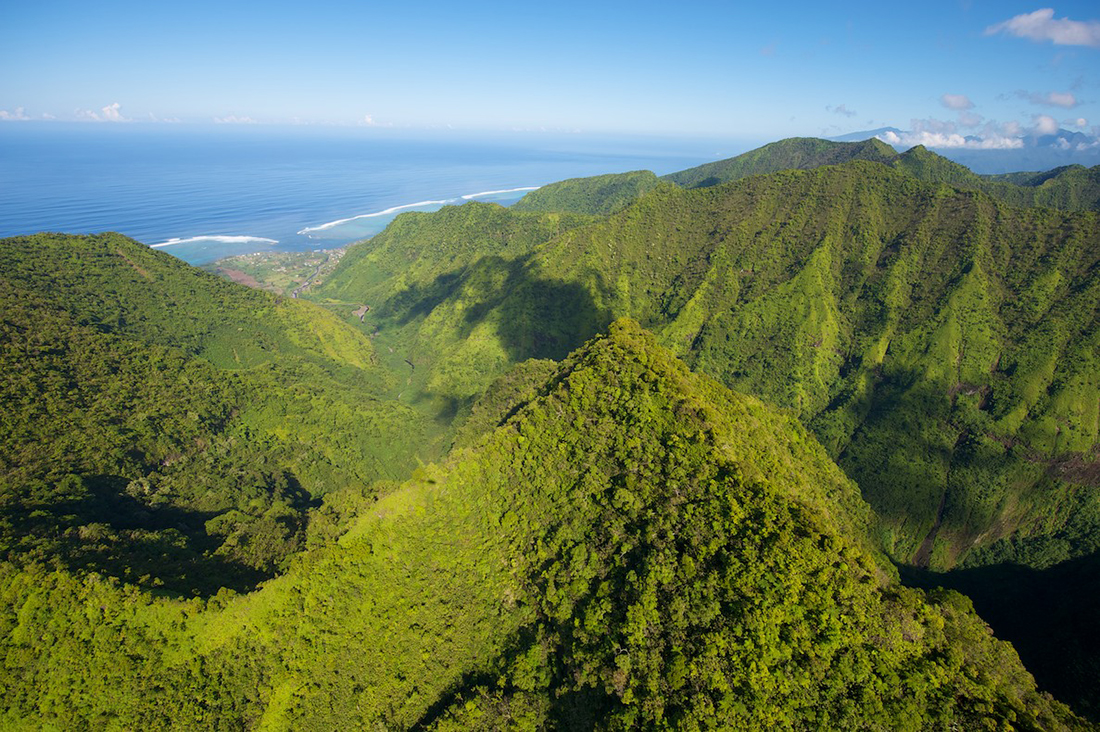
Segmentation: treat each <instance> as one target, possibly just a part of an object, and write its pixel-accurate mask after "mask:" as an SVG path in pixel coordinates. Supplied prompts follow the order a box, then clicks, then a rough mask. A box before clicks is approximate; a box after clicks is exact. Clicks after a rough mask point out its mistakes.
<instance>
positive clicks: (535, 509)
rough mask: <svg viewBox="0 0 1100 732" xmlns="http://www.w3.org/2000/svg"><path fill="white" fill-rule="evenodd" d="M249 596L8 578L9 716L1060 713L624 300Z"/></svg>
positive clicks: (847, 723) (803, 720)
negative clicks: (490, 412) (591, 336)
mask: <svg viewBox="0 0 1100 732" xmlns="http://www.w3.org/2000/svg"><path fill="white" fill-rule="evenodd" d="M517 397H518V401H516V402H515V403H514V404H513V405H512V408H511V409H510V410H508V411H509V413H510V416H509V417H507V418H505V419H504V420H503V422H502V423H501V424H500V425H499V427H497V428H495V429H493V430H492V431H490V432H487V433H483V435H482V437H480V438H479V439H476V440H475V444H473V446H472V447H471V448H468V449H463V450H460V451H458V452H456V453H455V454H453V455H452V456H451V457H450V458H449V459H448V460H447V461H446V462H444V463H443V464H442V465H440V466H430V467H427V468H425V469H423V470H421V471H419V472H418V473H417V475H416V476H414V478H413V480H411V481H409V482H407V483H405V484H404V485H402V486H401V487H399V488H397V489H395V490H394V491H393V492H391V493H389V494H388V495H386V496H385V497H383V498H382V499H381V500H380V501H379V502H378V503H377V505H375V506H374V507H372V508H371V509H370V510H369V511H366V512H365V513H363V514H362V515H361V516H360V517H358V518H356V519H353V520H351V521H350V523H349V524H348V525H347V528H346V531H345V532H344V533H343V535H342V536H340V538H339V541H338V542H336V543H333V544H331V545H327V546H323V547H317V548H315V549H313V550H311V551H309V552H307V553H306V554H304V555H301V556H300V557H299V558H298V559H297V560H296V561H295V563H294V565H293V566H292V568H291V569H290V571H289V572H288V573H287V574H286V575H284V576H283V577H281V578H279V579H277V580H274V581H272V582H269V583H268V584H266V585H265V586H264V587H263V588H262V589H261V590H259V591H258V592H255V593H253V594H251V595H249V596H245V597H238V598H229V597H219V598H216V599H215V600H212V601H211V602H209V603H207V604H206V606H205V607H203V606H202V605H201V604H200V603H198V602H191V603H183V602H179V601H165V600H153V599H151V598H143V597H140V596H138V595H135V594H134V593H132V592H129V591H127V590H124V589H119V588H117V587H114V586H112V585H110V584H108V583H105V582H104V581H103V580H101V579H98V578H96V577H89V578H87V579H85V580H83V581H81V580H76V579H73V578H71V577H69V576H67V575H64V574H52V575H51V574H47V573H44V572H43V571H42V570H38V569H33V568H32V569H29V570H26V571H24V572H22V573H16V572H14V570H12V569H11V568H6V569H4V570H3V572H4V574H3V579H4V581H3V583H2V585H0V586H2V587H3V594H2V596H0V599H2V604H0V630H2V636H0V637H2V641H0V642H2V643H3V651H4V653H3V658H4V663H3V673H4V678H3V683H4V688H5V689H6V693H5V696H4V705H5V708H4V716H3V717H0V720H2V721H3V722H4V723H5V725H6V726H8V727H16V728H18V727H20V726H22V727H24V728H39V727H41V726H44V725H49V726H55V727H58V728H66V729H79V728H120V729H133V728H144V729H148V728H159V727H166V726H172V725H177V726H181V727H185V728H195V727H202V728H204V729H237V728H240V727H251V728H258V729H269V730H279V729H294V730H311V729H317V730H331V729H369V728H379V727H380V728H401V729H409V728H416V729H500V728H526V729H537V728H546V727H557V728H563V729H621V728H655V727H666V726H675V727H683V728H689V729H702V728H731V727H732V728H740V729H749V728H763V727H777V728H783V729H795V728H805V727H811V728H834V729H835V728H849V729H891V730H897V729H913V730H923V729H951V728H955V727H961V728H966V729H973V728H979V727H982V726H987V725H992V726H994V727H995V726H997V725H1016V726H1019V727H1021V728H1028V729H1064V728H1067V727H1068V728H1072V727H1076V726H1078V725H1079V724H1080V723H1079V722H1078V721H1077V720H1076V719H1075V718H1074V717H1072V715H1070V714H1069V712H1068V711H1067V710H1066V709H1065V708H1064V707H1062V706H1061V705H1060V704H1058V703H1056V702H1053V701H1051V700H1050V699H1049V698H1046V697H1044V696H1042V695H1040V694H1038V693H1036V691H1035V688H1034V685H1033V682H1032V680H1031V677H1030V675H1029V674H1028V673H1027V672H1026V671H1025V670H1024V669H1023V668H1022V666H1020V664H1019V661H1018V659H1017V657H1016V655H1015V653H1014V652H1013V651H1012V649H1011V647H1009V646H1008V645H1006V644H1004V643H1001V642H999V641H996V640H994V639H992V638H991V637H990V635H989V634H988V631H987V629H986V628H985V626H984V625H983V624H982V623H981V621H980V620H978V619H977V617H976V616H974V615H973V613H972V611H971V610H970V607H969V604H968V603H967V601H966V600H965V599H964V598H962V597H961V596H959V595H955V594H952V593H935V594H933V595H929V596H926V595H924V594H923V593H921V592H919V591H915V590H908V589H905V588H902V587H901V586H899V585H898V584H897V581H896V580H895V579H894V578H893V576H892V571H891V569H890V567H889V565H883V564H881V563H880V561H879V560H877V559H876V558H875V556H874V555H873V554H872V553H869V552H868V550H867V549H865V548H864V547H865V542H866V538H865V537H864V536H862V530H863V527H864V526H865V525H866V522H867V521H868V518H869V513H868V510H867V507H866V505H865V504H863V503H862V502H861V501H860V499H859V496H858V493H857V490H856V488H855V486H854V485H853V484H852V483H851V482H850V481H848V480H847V479H846V478H845V477H844V476H843V475H842V474H841V473H840V471H838V470H837V469H836V467H835V466H833V465H832V464H831V463H830V461H829V460H828V457H827V456H826V454H825V452H824V451H823V450H822V449H821V447H820V446H818V445H817V444H816V442H815V441H814V440H813V438H812V437H811V436H810V435H809V434H808V433H807V432H805V431H804V430H803V429H802V428H801V427H800V426H799V425H798V424H797V423H796V422H795V421H793V420H792V419H791V418H790V417H789V416H785V415H783V414H781V413H778V412H776V411H775V410H772V409H769V408H767V407H765V406H764V405H763V404H761V403H760V402H759V401H757V400H755V399H752V398H748V397H742V396H738V395H735V394H733V393H731V392H729V391H727V390H726V389H724V388H723V387H721V386H720V385H718V384H717V383H716V382H714V381H712V380H710V379H708V378H706V377H701V376H695V375H692V374H691V373H689V372H688V370H687V369H686V368H685V367H684V366H683V364H681V363H679V362H678V361H677V360H676V359H675V358H673V357H672V355H671V354H669V353H668V352H667V351H664V350H662V349H660V348H658V347H657V346H656V343H655V341H654V339H653V337H652V336H651V335H649V334H647V333H646V332H644V331H642V330H641V329H640V328H639V327H638V326H637V325H636V324H634V323H631V322H629V321H622V322H618V323H615V324H613V325H612V326H611V331H610V335H609V336H607V337H603V338H600V339H598V340H596V341H593V342H592V343H590V344H589V345H587V346H586V347H585V348H583V349H581V350H580V351H578V352H577V353H575V354H574V355H572V356H571V357H569V358H568V359H567V360H565V362H564V363H562V364H561V365H560V366H559V367H557V368H556V369H555V370H554V371H553V373H551V374H550V376H549V378H548V379H547V380H545V381H542V382H541V383H538V384H536V385H534V386H533V387H532V388H531V389H530V390H529V391H528V392H527V393H526V394H518V393H517Z"/></svg>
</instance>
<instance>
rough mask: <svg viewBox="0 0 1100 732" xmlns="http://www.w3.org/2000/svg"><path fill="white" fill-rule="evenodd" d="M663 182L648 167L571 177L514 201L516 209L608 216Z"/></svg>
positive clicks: (512, 208) (514, 209) (513, 207)
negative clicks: (584, 176) (645, 168)
mask: <svg viewBox="0 0 1100 732" xmlns="http://www.w3.org/2000/svg"><path fill="white" fill-rule="evenodd" d="M659 185H661V181H660V180H659V179H658V178H657V176H656V175H654V174H653V173H651V172H649V171H648V170H636V171H633V172H630V173H611V174H608V175H597V176H592V177H590V178H571V179H569V180H563V181H559V182H557V183H551V184H550V185H547V186H543V187H542V188H539V189H538V190H536V191H532V192H531V193H528V194H527V195H526V196H524V197H523V198H521V199H520V200H519V201H517V202H516V203H514V204H512V206H511V210H513V211H548V212H549V211H572V212H574V213H581V214H595V215H600V216H607V215H610V214H613V213H615V212H616V211H619V210H620V209H623V208H625V207H626V206H628V205H630V204H631V203H633V202H634V201H635V200H636V199H638V198H639V197H641V196H642V195H644V194H646V193H648V192H649V191H651V190H653V189H654V188H656V187H657V186H659Z"/></svg>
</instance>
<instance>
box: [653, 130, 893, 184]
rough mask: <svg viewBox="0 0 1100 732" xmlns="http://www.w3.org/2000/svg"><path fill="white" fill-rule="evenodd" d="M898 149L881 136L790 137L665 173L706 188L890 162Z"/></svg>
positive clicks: (674, 179) (674, 180)
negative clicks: (850, 138) (859, 163)
mask: <svg viewBox="0 0 1100 732" xmlns="http://www.w3.org/2000/svg"><path fill="white" fill-rule="evenodd" d="M896 157H897V153H896V152H895V151H894V148H892V147H890V146H889V145H887V144H886V143H885V142H882V141H881V140H875V139H871V140H864V141H862V142H830V141H828V140H820V139H817V138H814V137H791V138H787V139H785V140H779V141H777V142H773V143H769V144H767V145H764V146H763V147H759V148H757V149H755V150H750V151H749V152H747V153H743V154H741V155H738V156H736V157H733V158H727V159H725V160H716V161H715V162H713V163H704V164H703V165H700V166H698V167H695V168H688V169H687V170H681V171H679V172H676V173H670V174H668V175H666V176H664V180H667V181H671V182H672V183H675V184H676V185H679V186H683V187H684V188H706V187H708V186H715V185H719V184H721V183H729V182H730V181H735V180H741V179H742V178H748V177H749V176H750V175H766V174H768V173H778V172H779V171H781V170H809V169H812V168H820V167H821V166H823V165H839V164H840V163H846V162H848V161H850V160H870V161H873V162H879V163H884V164H889V163H890V162H891V161H892V160H894V158H896Z"/></svg>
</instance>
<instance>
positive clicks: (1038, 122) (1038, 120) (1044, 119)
mask: <svg viewBox="0 0 1100 732" xmlns="http://www.w3.org/2000/svg"><path fill="white" fill-rule="evenodd" d="M1031 121H1032V122H1033V123H1034V126H1033V127H1032V130H1033V131H1034V132H1035V134H1036V135H1054V134H1057V132H1058V120H1056V119H1054V118H1053V117H1051V116H1050V115H1046V114H1037V115H1035V116H1034V117H1032V118H1031Z"/></svg>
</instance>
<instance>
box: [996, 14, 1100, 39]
mask: <svg viewBox="0 0 1100 732" xmlns="http://www.w3.org/2000/svg"><path fill="white" fill-rule="evenodd" d="M997 33H1007V34H1008V35H1010V36H1016V37H1018V38H1028V39H1030V40H1032V41H1050V42H1051V43H1054V44H1056V45H1059V46H1091V47H1092V48H1100V21H1095V20H1070V19H1069V18H1057V19H1056V18H1055V17H1054V10H1053V9H1052V8H1043V9H1041V10H1036V11H1035V12H1034V13H1024V14H1022V15H1017V16H1015V17H1013V18H1009V19H1008V20H1006V21H1004V22H1003V23H997V24H996V25H991V26H989V27H988V28H986V29H985V34H986V35H987V36H992V35H995V34H997Z"/></svg>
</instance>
